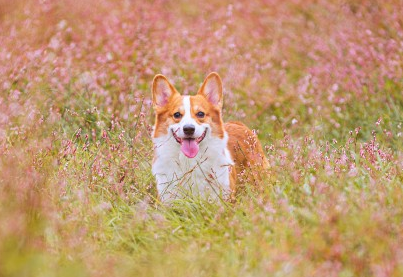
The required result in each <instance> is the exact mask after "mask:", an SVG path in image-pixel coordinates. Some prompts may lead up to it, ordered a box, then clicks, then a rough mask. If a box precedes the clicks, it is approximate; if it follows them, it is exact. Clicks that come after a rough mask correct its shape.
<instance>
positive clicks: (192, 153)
mask: <svg viewBox="0 0 403 277" xmlns="http://www.w3.org/2000/svg"><path fill="white" fill-rule="evenodd" d="M176 132H177V131H173V130H172V134H173V136H174V138H175V140H176V141H177V142H178V143H179V144H180V145H181V151H182V153H183V154H185V156H186V157H188V158H194V157H196V155H197V153H199V143H200V142H202V140H203V139H204V138H205V137H206V133H207V128H206V129H205V130H204V132H203V134H202V135H201V136H200V137H198V138H180V137H178V136H177V135H176Z"/></svg>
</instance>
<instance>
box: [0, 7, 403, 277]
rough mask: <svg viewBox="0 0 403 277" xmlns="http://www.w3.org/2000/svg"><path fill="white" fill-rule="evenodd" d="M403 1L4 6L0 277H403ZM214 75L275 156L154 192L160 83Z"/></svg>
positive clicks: (0, 27) (234, 109)
mask: <svg viewBox="0 0 403 277" xmlns="http://www.w3.org/2000/svg"><path fill="white" fill-rule="evenodd" d="M402 14H403V5H402V3H401V2H400V1H397V0H387V1H359V2H357V1H344V2H343V3H340V1H277V0H273V1H242V2H239V3H230V2H228V1H214V0H213V1H208V2H207V3H206V2H197V3H191V2H187V1H162V0H161V1H151V2H144V1H123V0H122V1H120V0H119V1H107V0H99V1H94V0H87V1H82V3H78V2H77V1H71V0H62V1H34V0H29V1H13V2H12V3H11V2H10V1H0V46H1V47H0V60H1V62H0V155H1V156H0V169H1V170H0V202H1V204H0V275H1V276H75V277H77V276H401V275H402V274H403V260H402V258H401V257H402V254H403V247H402V245H403V236H402V233H403V229H402V226H403V225H402V220H403V204H402V201H401V199H402V197H403V190H402V181H403V180H402V179H403V175H402V172H403V171H402V170H403V143H402V141H403V140H402V137H403V130H402V125H403V111H402V106H403V98H402V95H403V94H402V89H403V79H402V76H403V51H402V49H403V23H402V20H401V19H400V17H401V15H402ZM210 71H217V72H219V73H220V75H221V76H222V77H223V79H224V86H225V96H224V97H225V100H224V102H225V103H224V119H225V120H240V121H243V122H244V123H246V124H247V125H248V126H250V127H251V128H254V129H256V130H257V131H258V134H259V138H260V140H261V141H262V144H263V145H264V146H265V151H266V154H267V158H268V160H269V162H270V164H271V178H270V180H267V182H266V185H265V187H263V188H262V189H261V190H260V191H259V192H256V191H254V190H252V189H248V188H247V189H246V190H245V191H244V192H242V193H241V195H240V196H239V197H238V199H237V201H236V203H234V204H230V203H216V204H212V203H208V202H206V201H204V200H203V199H197V198H192V197H189V199H184V200H180V201H177V202H176V203H175V205H174V206H172V207H166V206H163V205H159V204H158V203H156V202H155V201H154V200H155V196H156V191H155V183H154V178H153V176H152V174H151V170H150V169H151V162H152V154H153V148H152V143H151V139H150V134H151V128H152V124H153V122H152V121H153V113H152V110H151V101H150V84H151V80H152V77H153V76H154V75H155V74H157V73H163V74H165V75H167V76H168V77H169V78H170V79H171V80H173V81H174V83H175V86H176V87H177V88H178V89H179V90H180V91H181V92H183V93H185V94H191V93H195V92H196V91H197V89H198V87H199V85H200V83H201V82H202V80H203V78H204V77H205V75H206V74H207V73H209V72H210Z"/></svg>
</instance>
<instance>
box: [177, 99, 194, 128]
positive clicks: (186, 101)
mask: <svg viewBox="0 0 403 277" xmlns="http://www.w3.org/2000/svg"><path fill="white" fill-rule="evenodd" d="M183 107H184V109H185V114H184V115H183V118H182V121H181V123H183V124H195V123H196V122H195V120H194V119H193V118H192V114H191V111H190V96H184V97H183Z"/></svg>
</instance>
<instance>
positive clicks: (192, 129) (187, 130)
mask: <svg viewBox="0 0 403 277" xmlns="http://www.w3.org/2000/svg"><path fill="white" fill-rule="evenodd" d="M195 129H196V128H195V126H194V125H193V124H186V125H185V126H183V132H184V133H185V135H187V136H192V135H193V134H194V133H195Z"/></svg>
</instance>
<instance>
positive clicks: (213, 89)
mask: <svg viewBox="0 0 403 277" xmlns="http://www.w3.org/2000/svg"><path fill="white" fill-rule="evenodd" d="M222 91H223V88H222V81H221V78H220V75H218V73H216V72H211V73H210V74H209V75H208V76H207V77H206V79H205V80H204V82H203V85H202V86H201V88H200V89H199V92H198V93H197V94H201V95H203V96H204V97H206V98H207V100H208V101H209V102H210V103H211V104H213V105H214V106H215V107H217V108H219V109H220V110H221V108H222V104H223V101H222V98H223V97H222Z"/></svg>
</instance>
